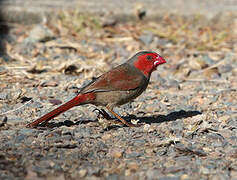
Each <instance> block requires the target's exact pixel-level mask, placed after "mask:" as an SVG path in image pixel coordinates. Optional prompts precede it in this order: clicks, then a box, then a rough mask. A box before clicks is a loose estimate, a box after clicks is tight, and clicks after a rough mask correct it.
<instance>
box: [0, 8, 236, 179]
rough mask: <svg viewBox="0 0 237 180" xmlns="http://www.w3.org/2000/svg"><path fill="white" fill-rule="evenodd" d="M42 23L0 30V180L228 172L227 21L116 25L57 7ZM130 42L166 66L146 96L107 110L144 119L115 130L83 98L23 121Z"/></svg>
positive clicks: (228, 175) (115, 59)
mask: <svg viewBox="0 0 237 180" xmlns="http://www.w3.org/2000/svg"><path fill="white" fill-rule="evenodd" d="M52 22H53V23H52ZM52 22H51V23H50V22H49V23H48V24H38V25H31V26H26V25H19V24H15V25H14V26H13V27H12V28H11V30H10V32H9V34H8V35H7V36H6V37H5V40H6V42H5V45H6V51H7V55H5V56H2V57H1V58H0V65H1V66H0V79H1V81H0V150H1V151H0V179H56V178H57V179H58V180H63V179H110V180H116V179H162V180H176V179H177V180H178V179H181V180H185V179H237V161H236V158H237V129H236V126H237V121H236V120H237V103H236V102H237V80H236V75H237V63H236V62H237V53H236V52H237V40H236V34H235V33H236V32H234V31H232V30H233V29H235V28H237V27H236V23H233V22H232V21H231V18H229V19H222V18H221V16H219V17H217V18H214V19H211V20H206V19H205V18H204V17H199V16H193V17H191V16H190V17H188V18H187V17H181V16H175V15H166V16H165V17H163V18H160V19H154V20H150V21H145V20H143V21H136V22H135V21H134V22H124V23H121V22H118V21H117V20H116V19H113V18H112V17H111V18H108V17H107V18H105V17H93V16H92V15H91V16H88V15H82V14H77V13H71V12H64V13H62V14H59V15H58V16H57V17H55V19H54V21H52ZM139 50H153V51H157V52H159V53H160V54H161V55H162V56H163V57H165V59H167V63H166V64H165V65H162V66H160V67H159V68H158V70H157V71H156V72H154V73H153V75H152V78H151V81H150V84H149V86H148V89H147V90H146V92H144V93H143V94H142V95H141V96H140V97H138V98H137V99H135V100H134V102H131V103H129V104H126V105H124V106H121V107H119V108H116V109H115V111H116V112H118V113H119V114H120V115H121V116H123V117H124V118H125V119H126V120H127V121H133V122H137V123H144V124H145V125H144V126H142V127H139V128H129V127H124V126H118V125H116V124H115V123H114V122H113V121H107V120H105V119H103V118H101V117H98V114H97V112H96V111H95V112H93V110H94V109H95V108H96V107H95V106H92V105H84V106H79V107H76V108H73V109H72V110H70V111H68V112H65V113H64V114H62V115H60V116H58V117H56V118H55V119H54V120H52V122H51V123H50V124H49V126H50V127H47V128H46V127H39V128H37V129H30V128H25V125H26V124H27V123H29V122H32V121H33V120H35V119H36V118H38V117H39V116H41V115H43V114H45V113H47V112H49V111H50V110H52V109H54V108H55V107H56V106H58V105H59V104H61V103H62V102H65V101H67V100H69V99H70V98H72V97H73V96H74V95H75V93H76V92H77V91H78V89H79V88H80V87H81V86H83V84H86V83H88V82H89V81H90V80H91V79H92V78H93V77H97V76H99V75H100V74H102V73H104V72H106V71H108V70H109V69H111V68H112V67H114V66H116V65H119V64H121V63H123V62H124V61H125V60H126V59H127V58H129V57H130V56H132V55H133V54H134V53H136V52H138V51H139Z"/></svg>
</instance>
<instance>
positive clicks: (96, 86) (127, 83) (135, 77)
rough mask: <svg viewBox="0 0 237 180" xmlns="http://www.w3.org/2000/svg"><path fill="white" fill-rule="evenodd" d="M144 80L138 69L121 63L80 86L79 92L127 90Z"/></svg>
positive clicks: (134, 87) (143, 82)
mask: <svg viewBox="0 0 237 180" xmlns="http://www.w3.org/2000/svg"><path fill="white" fill-rule="evenodd" d="M146 81H147V78H146V77H145V76H144V75H143V74H142V73H141V72H140V71H139V70H137V69H136V68H134V67H131V65H129V64H122V65H120V66H118V67H116V68H114V69H112V70H111V71H109V72H107V73H105V74H103V75H101V76H100V77H98V78H97V79H96V80H95V81H93V82H91V83H90V84H88V85H87V86H86V87H84V88H82V90H81V91H80V93H89V92H102V91H119V90H121V91H127V90H131V89H136V88H138V87H141V86H142V85H143V84H145V83H146Z"/></svg>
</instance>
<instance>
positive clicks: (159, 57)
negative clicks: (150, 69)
mask: <svg viewBox="0 0 237 180" xmlns="http://www.w3.org/2000/svg"><path fill="white" fill-rule="evenodd" d="M164 63H166V60H165V59H164V58H163V57H162V56H158V57H157V58H156V61H155V62H154V65H155V66H158V65H160V64H164Z"/></svg>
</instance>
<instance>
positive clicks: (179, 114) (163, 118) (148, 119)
mask: <svg viewBox="0 0 237 180" xmlns="http://www.w3.org/2000/svg"><path fill="white" fill-rule="evenodd" d="M199 114H202V113H201V112H200V111H185V110H180V111H175V112H171V113H170V114H168V115H153V116H143V117H137V116H135V115H129V116H125V117H123V118H124V119H125V120H126V121H131V119H135V120H139V123H146V124H151V123H163V122H168V121H176V120H178V119H182V118H188V117H193V116H196V115H199ZM113 120H115V118H113ZM90 122H96V121H95V120H80V121H76V122H73V121H70V120H65V121H63V122H58V123H54V122H52V123H48V125H47V126H48V127H61V126H68V127H70V126H74V125H79V124H87V123H90ZM115 126H117V125H115ZM113 127H114V126H113ZM110 129H111V128H110Z"/></svg>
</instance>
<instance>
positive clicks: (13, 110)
mask: <svg viewBox="0 0 237 180" xmlns="http://www.w3.org/2000/svg"><path fill="white" fill-rule="evenodd" d="M32 100H33V99H31V100H29V101H28V102H27V103H25V104H23V105H22V106H20V107H18V108H16V109H12V110H9V111H7V112H4V113H2V114H0V116H2V115H5V114H9V113H12V112H15V111H17V110H19V109H21V108H23V107H24V106H25V105H27V104H29V103H30V102H31V101H32Z"/></svg>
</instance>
